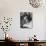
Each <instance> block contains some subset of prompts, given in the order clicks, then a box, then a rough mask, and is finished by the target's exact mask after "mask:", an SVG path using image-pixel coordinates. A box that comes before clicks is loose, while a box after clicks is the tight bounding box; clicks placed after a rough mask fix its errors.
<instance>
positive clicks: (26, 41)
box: [9, 40, 46, 43]
mask: <svg viewBox="0 0 46 46" xmlns="http://www.w3.org/2000/svg"><path fill="white" fill-rule="evenodd" d="M9 41H11V42H18V43H19V42H20V43H24V42H25V43H28V42H32V43H33V42H34V43H36V42H37V43H46V40H39V41H33V40H32V41H29V40H9Z"/></svg>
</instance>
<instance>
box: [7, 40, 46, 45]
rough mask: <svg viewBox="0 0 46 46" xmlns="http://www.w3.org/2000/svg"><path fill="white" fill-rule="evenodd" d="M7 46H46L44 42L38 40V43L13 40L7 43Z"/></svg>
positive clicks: (45, 41)
mask: <svg viewBox="0 0 46 46" xmlns="http://www.w3.org/2000/svg"><path fill="white" fill-rule="evenodd" d="M8 43H9V44H14V45H16V46H20V44H23V46H46V40H39V41H29V40H13V41H10V40H9V42H8Z"/></svg>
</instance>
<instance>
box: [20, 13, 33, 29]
mask: <svg viewBox="0 0 46 46" xmlns="http://www.w3.org/2000/svg"><path fill="white" fill-rule="evenodd" d="M32 18H33V16H32V12H20V28H32V26H33V22H32Z"/></svg>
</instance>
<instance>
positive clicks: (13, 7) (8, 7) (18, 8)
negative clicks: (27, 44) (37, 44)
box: [0, 0, 46, 40]
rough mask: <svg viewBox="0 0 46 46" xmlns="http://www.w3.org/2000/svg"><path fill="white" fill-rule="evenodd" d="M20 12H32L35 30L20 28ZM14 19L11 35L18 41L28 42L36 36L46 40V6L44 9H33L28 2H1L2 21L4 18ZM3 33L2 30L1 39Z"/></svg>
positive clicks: (10, 0)
mask: <svg viewBox="0 0 46 46" xmlns="http://www.w3.org/2000/svg"><path fill="white" fill-rule="evenodd" d="M20 12H32V13H33V28H32V29H21V28H20ZM4 16H6V17H12V18H13V20H12V26H11V29H10V31H8V33H10V34H11V35H12V36H13V37H14V38H16V39H17V40H28V39H29V37H32V36H33V35H34V34H36V35H37V39H39V40H44V39H45V40H46V38H45V37H46V33H45V32H46V28H45V27H46V26H45V25H46V23H45V21H46V20H45V18H46V17H45V16H46V5H44V4H43V7H39V8H33V7H32V6H31V5H30V4H29V1H28V0H0V20H1V19H2V18H3V17H4ZM2 33H3V31H1V29H0V39H4V37H2V35H3V34H4V33H3V34H2Z"/></svg>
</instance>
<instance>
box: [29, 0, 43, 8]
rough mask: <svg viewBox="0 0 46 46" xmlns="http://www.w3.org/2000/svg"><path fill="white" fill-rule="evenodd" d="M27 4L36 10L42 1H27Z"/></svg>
mask: <svg viewBox="0 0 46 46" xmlns="http://www.w3.org/2000/svg"><path fill="white" fill-rule="evenodd" d="M29 3H30V5H31V6H32V7H33V8H38V7H40V6H41V5H42V3H43V0H29Z"/></svg>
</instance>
